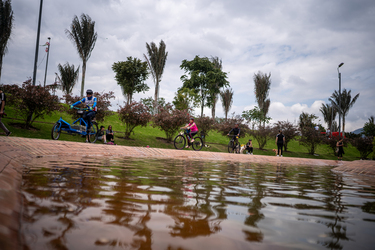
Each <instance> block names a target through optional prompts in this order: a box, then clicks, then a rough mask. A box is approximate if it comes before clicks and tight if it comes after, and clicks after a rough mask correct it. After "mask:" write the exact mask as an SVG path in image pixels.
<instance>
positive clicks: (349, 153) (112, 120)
mask: <svg viewBox="0 0 375 250" xmlns="http://www.w3.org/2000/svg"><path fill="white" fill-rule="evenodd" d="M6 112H7V114H8V116H7V117H6V118H3V122H4V124H5V125H6V126H7V128H8V129H9V130H10V131H11V132H12V135H11V136H18V137H27V138H40V139H50V140H51V130H52V126H53V124H54V123H55V122H56V121H57V120H58V119H59V118H60V117H62V118H63V119H64V120H65V121H67V122H69V123H72V122H73V119H72V118H71V117H70V116H69V115H68V114H66V113H64V112H58V113H54V114H52V115H51V116H48V117H45V118H44V119H37V120H36V122H34V123H33V127H34V128H32V129H30V130H26V129H23V128H21V126H20V124H22V123H23V121H22V120H19V119H20V117H18V116H17V112H16V110H14V109H13V108H12V107H9V106H7V108H6ZM101 125H103V126H105V127H106V128H107V127H108V125H112V127H113V129H114V131H115V142H116V143H117V144H118V145H126V146H138V147H145V146H147V145H149V146H150V147H155V148H169V149H174V146H173V143H171V142H167V141H166V140H165V139H164V138H165V133H164V132H163V131H161V130H159V129H158V128H153V127H152V126H151V125H150V124H149V125H148V126H147V127H137V128H135V129H134V134H132V135H131V139H130V140H125V139H123V137H124V133H123V131H125V127H124V125H123V124H122V122H121V121H120V120H119V118H118V116H117V114H116V113H115V112H114V114H113V115H112V116H110V117H107V118H106V119H105V121H104V122H103V123H100V124H99V126H101ZM2 132H3V131H0V135H1V136H4V135H5V133H2ZM275 136H276V135H275ZM249 138H250V137H248V136H247V137H246V138H240V139H239V141H240V143H241V144H245V143H246V142H247V141H248V139H249ZM252 139H253V146H254V154H255V155H270V156H272V155H275V153H274V152H273V151H272V149H276V148H277V146H276V144H275V140H274V139H272V140H269V141H268V142H267V145H266V146H265V149H264V150H259V149H258V143H257V142H256V141H255V140H254V138H252ZM59 140H65V141H76V142H83V141H85V138H82V137H81V136H80V135H75V136H73V135H68V134H61V136H60V139H59ZM228 142H229V137H226V136H222V135H221V134H219V133H217V132H216V131H213V132H210V133H209V135H208V136H207V138H206V144H208V145H209V146H210V147H209V148H203V149H202V150H203V151H211V152H227V145H228ZM97 143H100V142H97ZM189 150H191V149H189ZM344 151H345V154H344V160H348V161H353V160H359V156H360V154H359V152H358V150H357V149H356V148H354V147H353V146H351V145H350V144H349V145H347V147H346V148H344ZM284 156H285V157H301V158H312V159H329V160H336V159H337V158H336V157H335V156H334V155H333V152H332V150H331V149H330V148H328V146H326V145H321V146H318V148H317V150H316V152H315V155H310V154H308V153H307V149H306V148H304V147H303V146H300V145H299V143H298V141H291V142H290V143H289V144H288V152H284Z"/></svg>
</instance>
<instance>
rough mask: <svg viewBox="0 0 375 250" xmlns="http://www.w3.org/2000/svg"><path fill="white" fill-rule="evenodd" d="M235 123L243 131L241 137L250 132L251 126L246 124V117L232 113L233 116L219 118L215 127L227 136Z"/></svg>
mask: <svg viewBox="0 0 375 250" xmlns="http://www.w3.org/2000/svg"><path fill="white" fill-rule="evenodd" d="M235 124H238V126H239V128H240V130H241V133H240V137H245V136H246V135H247V134H250V128H249V127H248V126H247V125H246V124H245V120H244V118H242V117H241V116H239V115H235V113H233V114H232V117H231V118H227V119H218V121H217V123H216V125H215V129H216V130H217V132H219V133H220V134H221V135H223V136H227V134H228V133H229V131H230V130H231V129H232V128H233V127H234V125H235Z"/></svg>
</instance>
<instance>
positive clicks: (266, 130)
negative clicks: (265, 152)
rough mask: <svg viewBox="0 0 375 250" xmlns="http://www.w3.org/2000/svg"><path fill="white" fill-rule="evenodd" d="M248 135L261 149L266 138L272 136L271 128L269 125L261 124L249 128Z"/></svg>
mask: <svg viewBox="0 0 375 250" xmlns="http://www.w3.org/2000/svg"><path fill="white" fill-rule="evenodd" d="M250 135H252V136H253V137H254V138H255V140H256V141H257V142H258V145H259V149H263V148H264V147H265V146H266V144H267V141H268V139H270V138H274V137H273V136H272V135H273V129H272V128H271V127H270V126H263V124H262V125H260V126H259V127H258V129H253V130H251V132H250Z"/></svg>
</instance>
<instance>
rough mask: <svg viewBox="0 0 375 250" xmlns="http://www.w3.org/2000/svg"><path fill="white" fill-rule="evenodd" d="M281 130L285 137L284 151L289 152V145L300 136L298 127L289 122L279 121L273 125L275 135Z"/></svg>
mask: <svg viewBox="0 0 375 250" xmlns="http://www.w3.org/2000/svg"><path fill="white" fill-rule="evenodd" d="M279 130H281V131H282V132H283V134H284V136H285V143H284V151H285V152H287V151H288V143H289V142H290V141H292V140H294V139H295V138H296V137H297V135H298V127H297V126H296V125H294V124H293V123H291V122H288V121H278V122H277V123H275V124H274V125H273V134H275V135H276V134H278V131H279Z"/></svg>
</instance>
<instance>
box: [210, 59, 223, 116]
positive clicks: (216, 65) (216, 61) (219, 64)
mask: <svg viewBox="0 0 375 250" xmlns="http://www.w3.org/2000/svg"><path fill="white" fill-rule="evenodd" d="M211 61H212V63H213V64H214V68H215V69H219V70H222V68H223V62H222V60H221V59H220V58H219V57H217V56H215V57H211ZM213 90H215V91H213V92H212V93H211V102H212V107H211V114H212V118H214V119H215V115H216V114H215V113H216V103H217V100H218V99H219V98H218V95H219V93H220V87H219V82H217V81H216V82H215V88H214V89H213Z"/></svg>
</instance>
